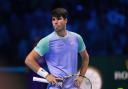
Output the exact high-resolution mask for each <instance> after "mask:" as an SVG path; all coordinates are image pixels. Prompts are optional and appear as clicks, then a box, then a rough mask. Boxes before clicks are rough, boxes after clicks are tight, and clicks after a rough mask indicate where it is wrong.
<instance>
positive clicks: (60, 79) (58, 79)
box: [55, 78, 63, 81]
mask: <svg viewBox="0 0 128 89" xmlns="http://www.w3.org/2000/svg"><path fill="white" fill-rule="evenodd" d="M55 79H56V80H57V81H62V80H63V78H55Z"/></svg>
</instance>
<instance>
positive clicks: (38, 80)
mask: <svg viewBox="0 0 128 89" xmlns="http://www.w3.org/2000/svg"><path fill="white" fill-rule="evenodd" d="M33 81H36V82H43V83H49V82H48V81H47V80H46V79H44V78H39V77H33Z"/></svg>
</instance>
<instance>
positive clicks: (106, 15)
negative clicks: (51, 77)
mask: <svg viewBox="0 0 128 89" xmlns="http://www.w3.org/2000/svg"><path fill="white" fill-rule="evenodd" d="M56 7H64V8H66V9H67V10H68V11H69V17H68V18H69V20H68V25H67V28H68V30H70V31H73V32H76V33H79V34H80V35H81V36H82V37H83V40H84V42H85V44H86V48H87V50H88V53H89V55H90V64H89V67H93V68H95V69H96V70H98V72H97V71H96V73H98V74H99V75H100V78H101V82H97V84H96V85H100V84H101V85H102V86H99V88H97V89H128V85H127V83H128V0H0V89H45V87H46V84H41V83H35V82H32V76H33V75H36V74H34V73H33V72H32V71H31V70H30V69H28V68H27V67H26V66H25V64H24V60H25V57H26V56H27V54H28V53H29V52H30V51H31V50H32V49H33V47H34V46H35V45H36V44H37V42H38V41H39V40H40V39H41V38H43V37H45V36H46V35H48V34H50V33H51V32H53V30H54V29H53V28H52V24H51V10H52V9H54V8H56ZM42 59H43V58H42ZM42 59H41V60H40V61H39V63H41V62H43V63H44V64H42V66H44V67H45V66H46V64H45V62H44V61H43V60H42ZM79 59H81V58H80V57H79ZM80 63H81V60H80V61H79V64H80ZM78 67H79V66H78ZM93 72H94V73H95V71H93ZM91 76H93V74H92V75H91ZM92 81H94V82H95V79H93V80H92Z"/></svg>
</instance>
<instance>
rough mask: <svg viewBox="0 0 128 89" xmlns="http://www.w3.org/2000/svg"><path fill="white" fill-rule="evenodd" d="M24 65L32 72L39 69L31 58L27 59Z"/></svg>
mask: <svg viewBox="0 0 128 89" xmlns="http://www.w3.org/2000/svg"><path fill="white" fill-rule="evenodd" d="M25 64H26V65H27V66H28V67H29V68H30V69H31V70H33V71H34V72H37V71H38V69H39V68H40V66H39V64H38V63H37V62H36V60H34V59H32V58H31V57H27V58H26V60H25Z"/></svg>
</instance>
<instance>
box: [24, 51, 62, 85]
mask: <svg viewBox="0 0 128 89" xmlns="http://www.w3.org/2000/svg"><path fill="white" fill-rule="evenodd" d="M40 57H41V56H40V55H39V54H38V53H37V52H36V51H34V50H32V51H31V52H30V53H29V54H28V56H27V57H26V59H25V64H26V65H27V66H28V67H29V68H30V69H32V70H33V71H34V72H35V73H37V72H38V70H39V69H40V68H41V67H40V66H39V64H38V63H37V60H38V59H39V58H40ZM39 75H40V74H39ZM41 75H42V74H41ZM45 78H46V79H47V80H48V81H49V82H51V83H52V84H55V83H57V80H60V78H56V77H55V76H53V75H52V74H47V76H46V77H45Z"/></svg>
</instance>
